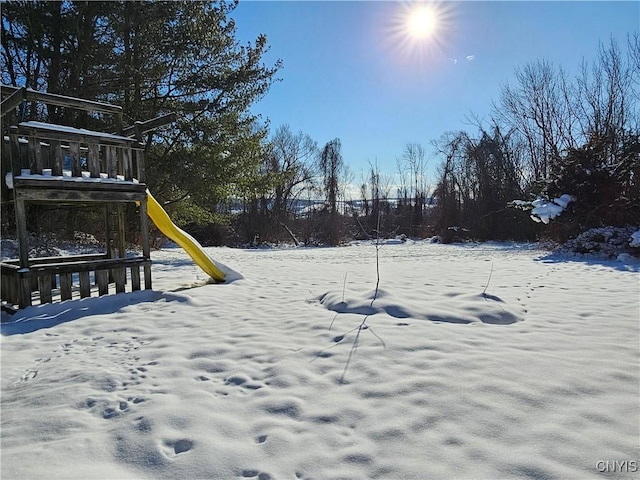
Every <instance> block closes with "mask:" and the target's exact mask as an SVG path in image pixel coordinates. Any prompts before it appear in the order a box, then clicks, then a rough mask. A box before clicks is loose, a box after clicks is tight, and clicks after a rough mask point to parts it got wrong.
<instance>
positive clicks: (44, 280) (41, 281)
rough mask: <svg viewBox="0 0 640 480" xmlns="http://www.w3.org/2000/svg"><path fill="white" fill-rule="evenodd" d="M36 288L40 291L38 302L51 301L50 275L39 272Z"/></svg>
mask: <svg viewBox="0 0 640 480" xmlns="http://www.w3.org/2000/svg"><path fill="white" fill-rule="evenodd" d="M38 290H39V291H40V303H41V304H43V303H51V302H52V301H53V297H52V295H51V275H47V274H43V273H41V274H40V275H38Z"/></svg>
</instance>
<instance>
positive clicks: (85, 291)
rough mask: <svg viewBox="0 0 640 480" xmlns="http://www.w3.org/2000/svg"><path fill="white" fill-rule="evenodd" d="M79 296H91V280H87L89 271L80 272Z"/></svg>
mask: <svg viewBox="0 0 640 480" xmlns="http://www.w3.org/2000/svg"><path fill="white" fill-rule="evenodd" d="M78 276H79V277H80V298H87V297H90V296H91V282H90V280H89V272H80V273H79V274H78Z"/></svg>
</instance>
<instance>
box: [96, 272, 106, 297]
mask: <svg viewBox="0 0 640 480" xmlns="http://www.w3.org/2000/svg"><path fill="white" fill-rule="evenodd" d="M96 283H97V284H98V295H99V296H102V295H108V294H109V271H108V270H96Z"/></svg>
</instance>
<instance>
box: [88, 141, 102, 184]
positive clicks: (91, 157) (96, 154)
mask: <svg viewBox="0 0 640 480" xmlns="http://www.w3.org/2000/svg"><path fill="white" fill-rule="evenodd" d="M87 164H88V166H89V172H90V175H91V178H100V150H99V147H98V144H97V143H96V142H91V143H89V151H88V152H87Z"/></svg>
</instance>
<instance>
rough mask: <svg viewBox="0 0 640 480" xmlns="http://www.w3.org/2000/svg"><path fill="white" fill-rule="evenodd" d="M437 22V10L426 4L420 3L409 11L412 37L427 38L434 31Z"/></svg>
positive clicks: (408, 20)
mask: <svg viewBox="0 0 640 480" xmlns="http://www.w3.org/2000/svg"><path fill="white" fill-rule="evenodd" d="M437 23H438V22H437V18H436V13H435V11H433V10H432V9H430V8H429V7H427V6H425V5H419V6H417V7H415V8H414V9H413V10H411V11H410V12H409V14H408V18H407V29H408V30H409V34H410V35H411V36H412V37H417V38H425V37H429V36H431V35H432V34H433V33H434V31H435V29H436V27H437Z"/></svg>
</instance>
